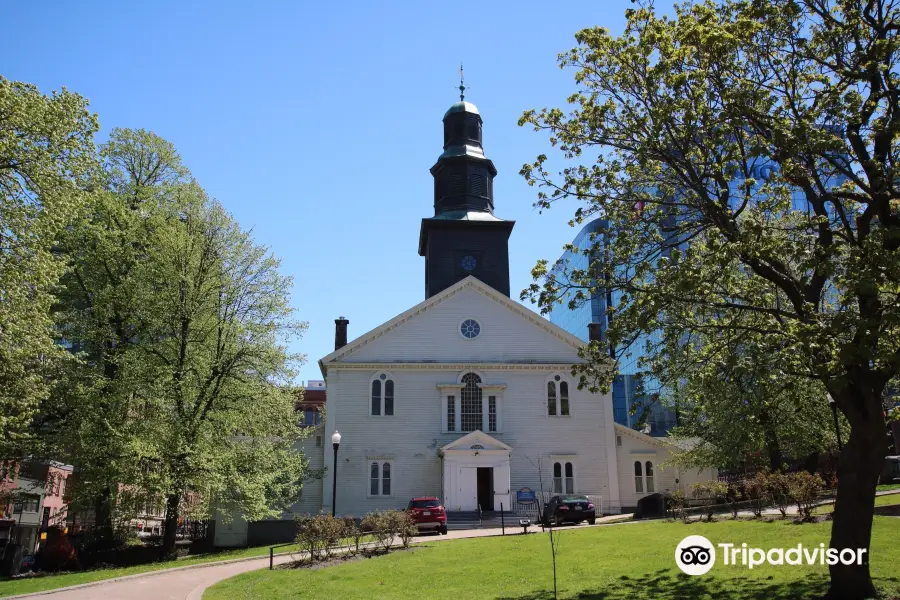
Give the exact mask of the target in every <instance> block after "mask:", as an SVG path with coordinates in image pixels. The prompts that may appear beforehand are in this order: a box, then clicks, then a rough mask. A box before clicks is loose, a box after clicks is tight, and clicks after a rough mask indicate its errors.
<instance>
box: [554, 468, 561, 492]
mask: <svg viewBox="0 0 900 600" xmlns="http://www.w3.org/2000/svg"><path fill="white" fill-rule="evenodd" d="M553 493H554V494H562V464H560V463H553Z"/></svg>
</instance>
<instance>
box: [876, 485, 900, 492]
mask: <svg viewBox="0 0 900 600" xmlns="http://www.w3.org/2000/svg"><path fill="white" fill-rule="evenodd" d="M891 490H900V483H885V484H884V485H879V486H878V487H877V488H875V491H876V492H889V491H891Z"/></svg>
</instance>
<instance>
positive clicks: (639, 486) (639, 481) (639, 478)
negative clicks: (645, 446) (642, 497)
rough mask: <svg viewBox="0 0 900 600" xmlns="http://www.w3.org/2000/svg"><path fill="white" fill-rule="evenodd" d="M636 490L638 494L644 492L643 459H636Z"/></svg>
mask: <svg viewBox="0 0 900 600" xmlns="http://www.w3.org/2000/svg"><path fill="white" fill-rule="evenodd" d="M634 491H635V492H637V493H638V494H643V493H644V477H643V473H642V472H641V461H639V460H636V461H634Z"/></svg>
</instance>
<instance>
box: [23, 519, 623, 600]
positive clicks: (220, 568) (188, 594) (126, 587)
mask: <svg viewBox="0 0 900 600" xmlns="http://www.w3.org/2000/svg"><path fill="white" fill-rule="evenodd" d="M626 516H629V515H612V516H611V517H603V518H600V519H597V523H598V524H600V523H603V522H604V521H611V520H613V521H614V520H619V519H622V517H626ZM579 527H590V525H580V526H579ZM594 527H596V525H595V526H594ZM507 530H508V531H507V534H506V535H515V534H518V533H519V532H520V531H521V529H520V528H519V527H507ZM530 531H531V532H532V533H533V532H537V533H540V531H541V530H540V527H534V526H533V527H531V530H530ZM500 534H501V531H500V529H468V530H464V531H451V532H449V533H448V534H447V535H437V536H422V537H417V538H416V539H415V541H414V542H413V543H421V542H434V541H440V540H453V539H461V538H473V537H487V536H493V535H500ZM294 556H296V555H290V554H282V555H278V556H276V557H275V564H283V563H286V562H290V561H291V560H293V557H294ZM268 567H269V557H268V556H266V557H263V558H253V559H245V560H237V561H231V562H219V563H208V564H205V565H196V566H190V567H180V568H175V569H165V570H161V571H151V572H150V573H144V574H141V575H130V576H128V577H122V578H119V579H110V580H106V581H98V582H94V583H88V584H84V585H80V586H73V587H69V588H62V589H59V590H47V591H45V592H37V593H34V594H24V595H20V596H10V597H8V598H7V599H5V600H13V599H14V598H42V599H46V600H200V599H201V597H202V596H203V592H204V591H205V590H206V588H208V587H210V586H212V585H214V584H216V583H218V582H220V581H222V580H223V579H228V578H229V577H234V576H235V575H240V574H241V573H246V572H247V571H255V570H257V569H266V568H268Z"/></svg>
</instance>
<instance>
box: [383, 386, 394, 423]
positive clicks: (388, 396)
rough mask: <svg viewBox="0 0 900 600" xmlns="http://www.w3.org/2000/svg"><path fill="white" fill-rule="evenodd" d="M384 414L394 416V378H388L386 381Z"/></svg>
mask: <svg viewBox="0 0 900 600" xmlns="http://www.w3.org/2000/svg"><path fill="white" fill-rule="evenodd" d="M384 414H385V415H389V416H393V414H394V380H393V379H388V380H387V381H385V382H384Z"/></svg>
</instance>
